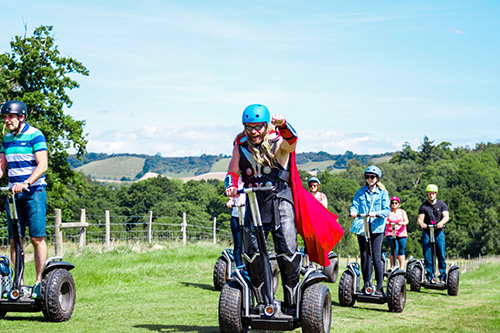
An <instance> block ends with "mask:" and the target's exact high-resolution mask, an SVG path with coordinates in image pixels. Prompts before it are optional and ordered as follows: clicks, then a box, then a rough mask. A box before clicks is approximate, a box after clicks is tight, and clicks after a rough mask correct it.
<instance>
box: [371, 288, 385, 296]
mask: <svg viewBox="0 0 500 333" xmlns="http://www.w3.org/2000/svg"><path fill="white" fill-rule="evenodd" d="M373 295H374V296H384V289H381V290H376V291H375V294H373Z"/></svg>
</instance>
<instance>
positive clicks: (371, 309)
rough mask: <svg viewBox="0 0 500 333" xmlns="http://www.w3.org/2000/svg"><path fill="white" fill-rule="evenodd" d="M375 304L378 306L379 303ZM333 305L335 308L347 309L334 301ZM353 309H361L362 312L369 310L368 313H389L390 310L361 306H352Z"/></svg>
mask: <svg viewBox="0 0 500 333" xmlns="http://www.w3.org/2000/svg"><path fill="white" fill-rule="evenodd" d="M364 304H370V303H364ZM373 304H377V303H373ZM332 305H333V306H338V307H340V308H346V307H345V306H342V305H340V303H339V302H334V301H332ZM351 308H352V309H360V310H367V311H378V312H389V310H386V309H377V308H365V307H362V308H361V307H359V306H352V307H351Z"/></svg>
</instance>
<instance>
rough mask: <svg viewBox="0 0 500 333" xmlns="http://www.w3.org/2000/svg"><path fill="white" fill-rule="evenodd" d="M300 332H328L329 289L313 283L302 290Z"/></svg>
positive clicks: (330, 309) (329, 314) (329, 317)
mask: <svg viewBox="0 0 500 333" xmlns="http://www.w3.org/2000/svg"><path fill="white" fill-rule="evenodd" d="M302 297H303V298H302V306H301V313H302V318H301V319H302V331H303V332H311V333H326V332H330V325H331V318H332V297H331V295H330V289H328V287H327V286H325V285H324V284H321V283H315V284H312V285H310V286H308V287H307V288H306V289H305V290H304V294H303V296H302Z"/></svg>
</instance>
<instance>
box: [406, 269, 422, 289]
mask: <svg viewBox="0 0 500 333" xmlns="http://www.w3.org/2000/svg"><path fill="white" fill-rule="evenodd" d="M408 274H410V290H411V291H420V285H421V283H422V280H421V279H422V268H420V266H418V265H415V266H413V269H412V270H411V271H409V272H408Z"/></svg>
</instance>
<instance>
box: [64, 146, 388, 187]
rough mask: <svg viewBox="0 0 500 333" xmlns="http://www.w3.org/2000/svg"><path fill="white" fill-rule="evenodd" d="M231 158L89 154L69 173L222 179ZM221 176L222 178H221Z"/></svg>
mask: <svg viewBox="0 0 500 333" xmlns="http://www.w3.org/2000/svg"><path fill="white" fill-rule="evenodd" d="M392 154H393V153H385V154H376V155H358V154H354V153H353V152H351V151H346V153H345V154H337V155H332V154H328V153H326V152H323V151H320V152H318V153H314V152H309V153H298V154H297V165H298V167H299V169H301V170H304V171H307V172H309V173H311V174H316V173H317V172H319V171H321V172H322V171H327V172H334V171H336V170H343V169H346V168H347V162H348V161H349V160H352V159H355V160H357V161H359V162H361V163H362V164H368V163H369V162H371V161H373V162H382V161H387V160H389V159H390V158H391V156H392ZM230 159H231V157H230V156H228V155H224V154H220V155H218V156H215V155H201V156H187V157H162V156H161V155H159V154H156V155H154V156H151V155H143V154H104V153H88V154H86V155H85V156H84V158H83V160H82V161H80V160H78V159H77V158H76V157H75V156H73V155H72V156H70V158H69V159H68V161H69V163H70V166H71V168H72V169H75V170H77V171H81V172H83V173H84V174H86V175H88V176H89V177H91V178H93V179H96V180H107V181H136V180H139V179H141V178H147V177H151V176H154V175H163V176H167V177H173V178H184V179H186V180H187V179H202V178H210V177H212V178H215V179H221V177H222V178H223V175H224V173H225V172H226V171H227V167H228V164H229V161H230ZM221 175H222V176H221Z"/></svg>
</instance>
